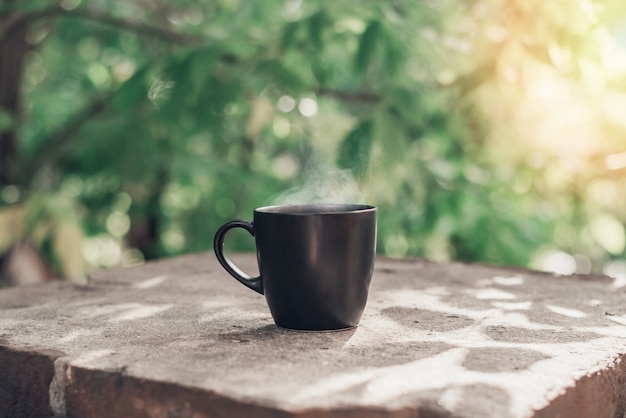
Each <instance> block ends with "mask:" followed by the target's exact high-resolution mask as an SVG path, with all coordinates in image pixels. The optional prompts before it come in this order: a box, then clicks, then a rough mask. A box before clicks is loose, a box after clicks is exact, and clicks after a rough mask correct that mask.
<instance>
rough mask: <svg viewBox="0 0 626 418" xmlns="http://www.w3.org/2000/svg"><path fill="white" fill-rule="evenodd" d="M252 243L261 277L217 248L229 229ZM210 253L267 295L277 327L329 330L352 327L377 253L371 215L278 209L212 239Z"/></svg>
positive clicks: (347, 208)
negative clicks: (243, 232)
mask: <svg viewBox="0 0 626 418" xmlns="http://www.w3.org/2000/svg"><path fill="white" fill-rule="evenodd" d="M236 227H241V228H244V229H246V230H248V232H250V233H251V234H252V235H254V237H255V240H256V252H257V260H258V264H259V273H260V275H259V277H249V276H247V275H245V273H242V272H241V271H240V270H239V269H238V268H237V267H236V266H234V265H233V264H232V263H231V262H230V261H229V260H228V259H226V257H224V255H223V252H222V248H223V242H224V237H225V235H226V233H227V232H228V230H230V229H232V228H236ZM214 244H215V253H216V256H217V258H218V260H219V261H220V263H221V264H222V266H223V267H224V268H225V269H226V270H227V271H228V272H229V273H230V274H231V275H232V276H233V277H235V278H236V279H237V280H239V281H240V282H241V283H243V284H244V285H246V286H248V287H250V288H251V289H253V290H255V291H257V292H259V293H262V294H264V295H265V298H266V300H267V304H268V306H269V309H270V312H271V313H272V317H273V318H274V321H275V322H276V325H278V326H280V327H283V328H288V329H295V330H304V331H327V330H339V329H344V328H352V327H355V326H356V325H357V324H358V323H359V320H360V319H361V315H362V314H363V310H364V309H365V304H366V302H367V296H368V291H369V285H370V282H371V278H372V273H373V269H374V259H375V253H376V208H375V207H373V206H366V205H352V204H350V205H334V204H333V205H330V204H315V205H283V206H268V207H263V208H258V209H256V210H255V211H254V221H253V222H251V223H249V222H246V221H232V222H229V223H226V224H225V225H223V226H222V227H221V228H220V229H219V230H218V231H217V233H216V235H215V243H214Z"/></svg>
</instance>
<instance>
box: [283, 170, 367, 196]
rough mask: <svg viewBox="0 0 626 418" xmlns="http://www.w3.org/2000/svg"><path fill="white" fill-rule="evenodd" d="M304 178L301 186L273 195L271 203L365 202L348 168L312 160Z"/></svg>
mask: <svg viewBox="0 0 626 418" xmlns="http://www.w3.org/2000/svg"><path fill="white" fill-rule="evenodd" d="M304 178H305V182H304V184H303V185H302V186H300V187H294V188H291V189H288V190H286V191H285V192H283V193H281V194H280V195H278V196H277V197H275V198H274V199H273V200H272V202H273V203H272V204H274V205H294V204H307V203H326V202H333V203H365V196H364V194H363V193H362V192H361V190H360V189H359V186H358V184H357V182H356V180H355V179H354V176H353V175H352V173H351V172H350V170H342V169H339V168H337V167H333V166H332V165H330V164H329V163H323V162H320V161H314V162H313V163H309V164H308V166H307V167H306V168H305V170H304Z"/></svg>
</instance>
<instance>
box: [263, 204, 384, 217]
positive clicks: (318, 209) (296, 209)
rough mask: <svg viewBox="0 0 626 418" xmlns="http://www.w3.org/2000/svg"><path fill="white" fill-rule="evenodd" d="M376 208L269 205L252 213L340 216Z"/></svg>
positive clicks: (364, 206) (345, 205) (355, 205)
mask: <svg viewBox="0 0 626 418" xmlns="http://www.w3.org/2000/svg"><path fill="white" fill-rule="evenodd" d="M376 210H377V208H376V206H372V205H366V204H360V203H307V204H294V205H271V206H262V207H259V208H256V209H255V210H254V213H262V214H270V215H287V216H315V215H340V214H350V213H367V212H376Z"/></svg>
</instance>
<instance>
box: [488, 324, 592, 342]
mask: <svg viewBox="0 0 626 418" xmlns="http://www.w3.org/2000/svg"><path fill="white" fill-rule="evenodd" d="M484 332H485V334H486V335H487V336H488V337H489V338H491V339H492V340H495V341H506V342H510V343H556V344H561V343H571V342H576V341H589V340H593V339H595V338H599V337H600V335H598V334H596V333H594V332H578V331H573V330H565V331H555V330H547V329H541V330H537V329H528V328H521V327H505V326H488V327H485V329H484Z"/></svg>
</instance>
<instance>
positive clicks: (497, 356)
mask: <svg viewBox="0 0 626 418" xmlns="http://www.w3.org/2000/svg"><path fill="white" fill-rule="evenodd" d="M549 358H550V356H548V355H546V354H544V353H541V352H539V351H536V350H530V349H526V348H509V347H479V348H470V349H469V350H468V352H467V355H466V356H465V358H464V359H463V362H462V363H461V366H463V367H464V368H466V369H467V370H473V371H477V372H486V373H501V372H515V371H520V370H526V369H528V368H529V367H530V366H532V365H533V364H535V363H536V362H538V361H541V360H546V359H549Z"/></svg>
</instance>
